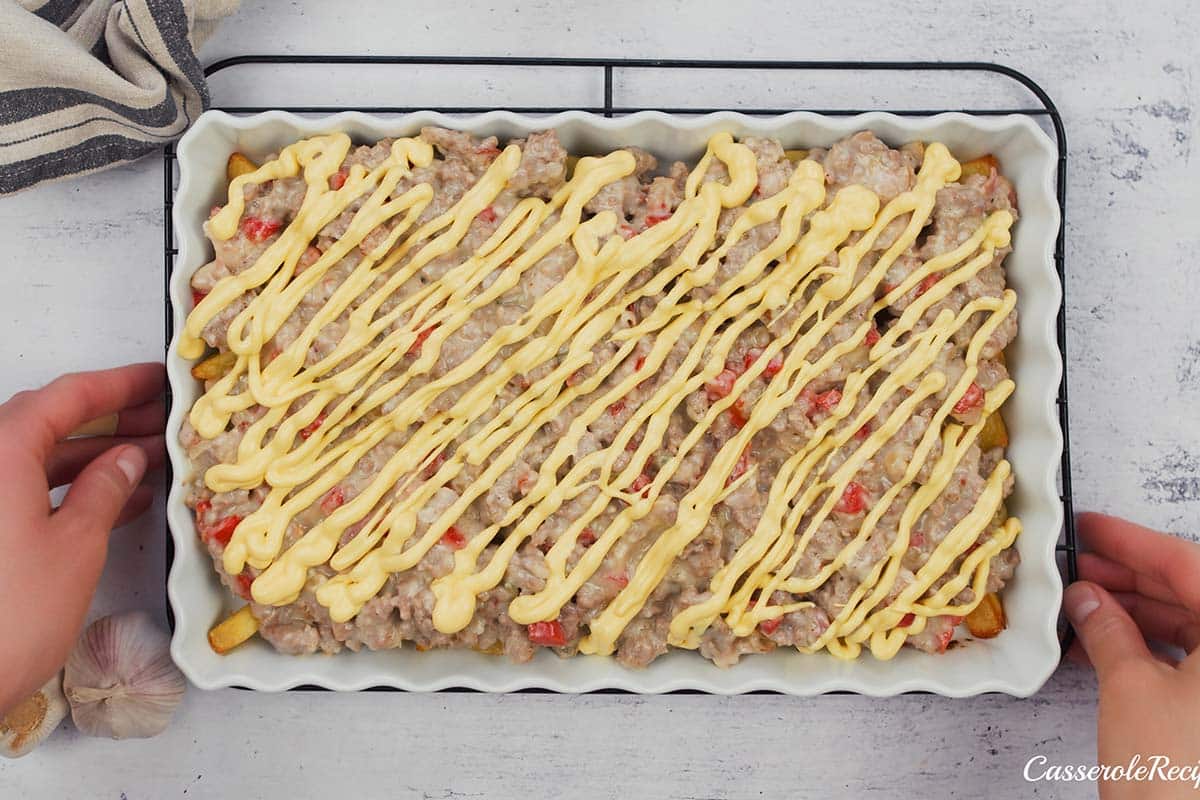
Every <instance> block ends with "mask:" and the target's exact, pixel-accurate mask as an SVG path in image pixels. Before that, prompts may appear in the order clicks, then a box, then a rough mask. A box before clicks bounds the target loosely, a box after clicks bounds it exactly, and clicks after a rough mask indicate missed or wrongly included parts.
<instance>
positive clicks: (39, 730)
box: [0, 672, 68, 758]
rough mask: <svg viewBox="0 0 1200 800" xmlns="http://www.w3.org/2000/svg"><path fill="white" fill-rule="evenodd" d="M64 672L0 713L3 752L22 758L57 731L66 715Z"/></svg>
mask: <svg viewBox="0 0 1200 800" xmlns="http://www.w3.org/2000/svg"><path fill="white" fill-rule="evenodd" d="M67 710H68V708H67V698H65V697H63V693H62V672H59V673H58V674H57V675H55V676H54V677H53V678H51V679H50V680H48V681H46V685H45V686H43V687H42V688H41V689H38V690H37V691H36V692H34V693H33V694H32V695H30V696H29V697H27V698H25V699H24V700H22V701H21V702H20V703H17V705H16V706H14V707H13V708H12V710H11V711H9V712H8V713H7V714H5V715H4V716H3V717H0V756H4V757H5V758H20V757H21V756H23V755H25V754H26V753H28V752H29V751H31V750H33V748H35V747H37V746H38V745H39V744H41V743H42V741H43V740H44V739H45V738H46V737H47V736H49V735H50V734H51V733H53V732H54V729H55V728H57V727H58V724H59V723H60V722H62V721H63V719H64V718H65V717H66V716H67Z"/></svg>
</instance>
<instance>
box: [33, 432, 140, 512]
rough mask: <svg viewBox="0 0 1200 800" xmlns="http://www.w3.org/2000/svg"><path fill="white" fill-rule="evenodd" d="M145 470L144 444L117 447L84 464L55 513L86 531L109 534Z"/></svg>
mask: <svg viewBox="0 0 1200 800" xmlns="http://www.w3.org/2000/svg"><path fill="white" fill-rule="evenodd" d="M145 473H146V453H145V451H143V450H142V448H140V447H138V446H136V445H130V444H127V445H121V446H119V447H114V448H112V449H111V450H108V451H107V452H105V453H102V454H101V455H99V456H97V457H96V458H95V459H93V460H92V462H91V463H90V464H88V465H87V466H86V467H84V468H83V471H82V472H80V473H79V477H77V478H76V479H75V480H74V481H73V482H72V483H71V488H70V490H68V491H67V496H66V498H65V499H64V500H63V503H62V505H61V506H60V507H59V509H58V511H57V512H55V516H56V517H59V518H60V519H61V520H62V522H63V524H65V525H68V526H70V527H72V528H74V529H76V530H80V531H83V532H85V533H87V534H106V533H108V531H109V530H111V529H112V527H113V525H114V524H115V523H116V521H117V517H118V516H120V514H121V509H122V508H124V507H125V503H126V502H127V501H128V500H129V497H130V495H132V494H133V490H134V489H136V488H137V486H138V484H139V483H141V480H142V476H143V475H145Z"/></svg>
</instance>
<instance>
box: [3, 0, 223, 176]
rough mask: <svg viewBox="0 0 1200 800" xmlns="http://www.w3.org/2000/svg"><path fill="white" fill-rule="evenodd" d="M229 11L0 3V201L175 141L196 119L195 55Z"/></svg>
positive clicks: (87, 0) (200, 5)
mask: <svg viewBox="0 0 1200 800" xmlns="http://www.w3.org/2000/svg"><path fill="white" fill-rule="evenodd" d="M237 5H238V0H19V2H18V1H17V0H0V194H7V193H11V192H15V191H18V190H20V189H25V188H27V187H30V186H33V185H35V184H38V183H42V182H44V181H50V180H57V179H60V178H67V177H71V176H74V175H83V174H85V173H88V172H95V171H96V170H101V169H104V168H106V167H109V166H113V165H115V164H119V163H123V162H126V161H130V160H132V159H135V158H137V157H139V156H141V155H144V154H146V153H148V152H151V151H153V150H157V149H159V148H161V147H162V146H163V145H164V144H165V143H167V142H168V141H171V140H172V139H175V138H177V137H178V136H179V135H180V134H182V133H183V132H184V131H185V130H186V129H187V127H188V126H189V125H190V124H191V123H192V121H193V120H194V119H195V118H196V116H197V115H198V114H200V112H201V111H203V110H204V109H205V108H207V107H208V104H209V97H208V86H207V84H206V83H205V80H204V71H203V69H202V67H201V66H200V62H199V61H198V60H197V59H196V48H198V47H199V46H200V44H201V43H202V42H203V41H204V39H205V38H207V36H208V35H209V34H210V33H211V32H212V31H213V29H214V28H215V26H216V23H217V21H218V20H220V19H221V18H222V17H224V16H226V15H228V14H231V13H233V12H234V11H235V10H237Z"/></svg>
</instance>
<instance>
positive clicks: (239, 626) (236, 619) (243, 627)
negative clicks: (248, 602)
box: [208, 606, 258, 655]
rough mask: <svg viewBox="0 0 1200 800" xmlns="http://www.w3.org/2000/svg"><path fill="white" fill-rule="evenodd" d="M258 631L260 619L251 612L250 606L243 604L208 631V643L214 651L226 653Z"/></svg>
mask: <svg viewBox="0 0 1200 800" xmlns="http://www.w3.org/2000/svg"><path fill="white" fill-rule="evenodd" d="M256 633H258V620H256V619H255V618H254V615H253V614H252V613H250V606H242V608H241V610H240V611H237V612H235V613H234V614H232V615H231V616H229V617H228V618H226V619H225V621H224V622H221V623H220V624H218V625H217V626H215V627H214V628H213V629H212V630H210V631H209V632H208V643H209V645H210V646H211V647H212V649H213V651H214V652H216V653H219V654H220V655H225V654H226V653H228V652H229V651H230V650H232V649H233V648H235V647H237V646H238V645H239V644H241V643H242V642H244V641H246V640H247V639H249V638H250V637H251V636H253V635H254V634H256Z"/></svg>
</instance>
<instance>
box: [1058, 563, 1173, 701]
mask: <svg viewBox="0 0 1200 800" xmlns="http://www.w3.org/2000/svg"><path fill="white" fill-rule="evenodd" d="M1063 606H1064V608H1065V609H1066V612H1067V619H1069V620H1070V621H1071V626H1072V627H1073V628H1074V629H1075V633H1076V634H1077V635H1078V636H1079V641H1080V643H1081V644H1082V645H1083V649H1084V650H1085V651H1087V655H1088V659H1089V660H1090V661H1091V662H1092V666H1094V667H1095V668H1096V675H1097V677H1098V678H1099V679H1100V681H1101V682H1103V681H1104V680H1105V677H1106V676H1107V675H1110V674H1111V673H1112V672H1113V670H1114V669H1115V668H1116V667H1117V666H1118V665H1120V664H1121V663H1122V662H1129V661H1150V662H1153V661H1154V656H1153V655H1152V654H1151V653H1150V650H1149V648H1147V647H1146V640H1145V639H1143V638H1142V632H1141V631H1140V630H1139V629H1138V626H1137V623H1135V622H1134V621H1133V619H1132V618H1131V617H1130V616H1129V614H1128V613H1127V612H1126V611H1125V609H1124V608H1123V607H1122V606H1121V604H1120V603H1118V602H1117V601H1116V600H1115V599H1114V598H1113V596H1112V595H1110V594H1109V593H1108V592H1106V591H1105V590H1104V589H1102V588H1100V587H1099V586H1097V585H1096V584H1094V583H1089V582H1087V581H1077V582H1076V583H1073V584H1071V585H1070V586H1068V587H1067V591H1066V593H1065V594H1064V595H1063Z"/></svg>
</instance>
